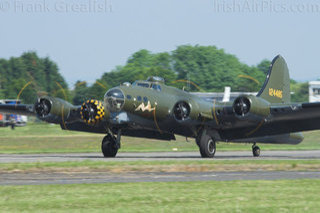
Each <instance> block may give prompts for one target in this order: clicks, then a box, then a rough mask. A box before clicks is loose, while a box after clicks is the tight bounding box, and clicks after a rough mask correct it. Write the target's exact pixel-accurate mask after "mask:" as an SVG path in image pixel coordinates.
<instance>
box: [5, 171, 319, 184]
mask: <svg viewBox="0 0 320 213" xmlns="http://www.w3.org/2000/svg"><path fill="white" fill-rule="evenodd" d="M281 179H320V172H281V171H275V172H263V171H256V172H170V173H167V172H161V173H125V174H114V173H107V172H103V173H101V172H99V173H27V174H17V173H11V174H10V173H9V174H1V173H0V185H41V184H76V183H124V182H175V181H231V180H281Z"/></svg>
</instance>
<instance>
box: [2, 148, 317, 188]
mask: <svg viewBox="0 0 320 213" xmlns="http://www.w3.org/2000/svg"><path fill="white" fill-rule="evenodd" d="M308 159H309V160H310V159H320V150H313V151H264V152H263V153H262V155H261V157H259V158H254V157H252V153H251V152H249V151H230V152H217V153H216V157H215V158H214V159H202V158H200V155H199V153H198V152H154V153H118V155H117V157H116V158H103V157H102V154H101V153H64V154H0V163H22V162H64V161H83V160H93V161H106V162H107V161H164V160H168V161H170V160H194V161H214V160H218V161H219V160H235V161H237V160H308ZM301 178H305V179H320V171H318V172H296V171H290V172H288V171H251V172H243V171H240V172H139V173H138V172H127V173H110V172H90V173H88V172H75V173H71V172H67V171H66V172H38V173H36V172H26V173H23V172H17V173H14V172H13V173H0V185H39V184H75V183H115V182H118V183H122V182H169V181H210V180H211V181H230V180H278V179H301Z"/></svg>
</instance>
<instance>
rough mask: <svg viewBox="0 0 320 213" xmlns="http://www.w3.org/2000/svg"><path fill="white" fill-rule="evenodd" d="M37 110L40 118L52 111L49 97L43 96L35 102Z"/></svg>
mask: <svg viewBox="0 0 320 213" xmlns="http://www.w3.org/2000/svg"><path fill="white" fill-rule="evenodd" d="M34 108H35V111H36V113H37V115H38V116H39V117H40V118H44V117H45V116H47V115H48V114H49V113H50V110H51V103H50V101H49V100H48V99H44V98H41V99H39V100H38V101H37V102H36V103H35V107H34Z"/></svg>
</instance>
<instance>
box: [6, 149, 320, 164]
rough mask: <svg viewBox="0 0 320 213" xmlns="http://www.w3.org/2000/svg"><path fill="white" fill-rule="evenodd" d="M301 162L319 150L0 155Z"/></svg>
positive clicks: (12, 159)
mask: <svg viewBox="0 0 320 213" xmlns="http://www.w3.org/2000/svg"><path fill="white" fill-rule="evenodd" d="M252 159H254V160H301V159H306V160H307V159H309V160H310V159H320V150H311V151H262V153H261V156H260V157H259V158H253V157H252V152H250V151H230V152H229V151H228V152H217V153H216V156H215V158H214V159H202V158H200V154H199V153H198V152H149V153H121V152H120V153H118V155H117V157H116V158H103V157H102V154H101V153H63V154H0V163H19V162H64V161H83V160H94V161H137V160H138V161H156V160H159V161H163V160H252Z"/></svg>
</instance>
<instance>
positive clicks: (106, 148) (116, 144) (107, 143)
mask: <svg viewBox="0 0 320 213" xmlns="http://www.w3.org/2000/svg"><path fill="white" fill-rule="evenodd" d="M120 139H121V132H120V131H119V132H118V136H117V137H115V136H113V135H112V134H110V133H109V134H107V136H105V137H104V138H103V140H102V144H101V151H102V153H103V156H104V157H105V158H114V157H115V156H116V155H117V153H118V150H119V149H120V147H121V146H120Z"/></svg>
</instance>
